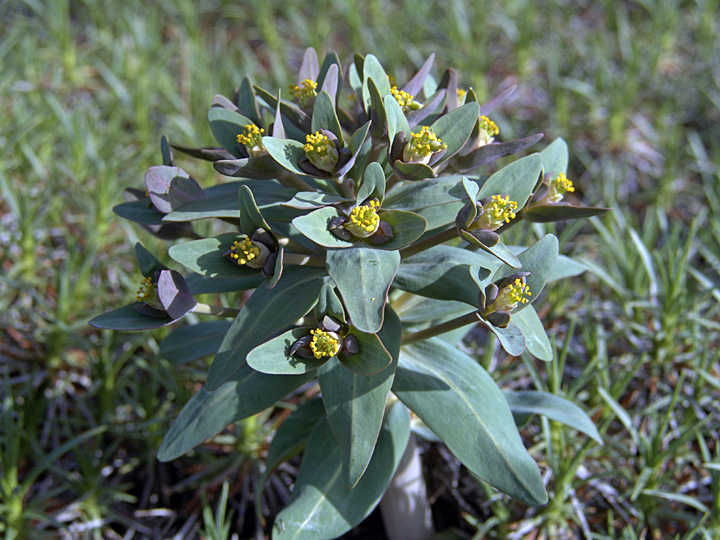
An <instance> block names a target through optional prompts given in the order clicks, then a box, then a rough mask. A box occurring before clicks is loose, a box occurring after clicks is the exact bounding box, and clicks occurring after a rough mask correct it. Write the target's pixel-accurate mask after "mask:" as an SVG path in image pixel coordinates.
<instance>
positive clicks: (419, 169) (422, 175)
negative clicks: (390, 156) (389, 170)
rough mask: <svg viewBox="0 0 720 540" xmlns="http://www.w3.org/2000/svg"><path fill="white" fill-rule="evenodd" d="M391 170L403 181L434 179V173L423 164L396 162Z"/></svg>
mask: <svg viewBox="0 0 720 540" xmlns="http://www.w3.org/2000/svg"><path fill="white" fill-rule="evenodd" d="M393 169H395V171H396V172H397V173H398V175H399V176H400V178H402V179H403V180H411V181H418V180H425V179H426V178H435V171H433V170H432V167H430V166H428V165H425V164H424V163H405V162H404V161H400V160H397V161H395V162H394V163H393Z"/></svg>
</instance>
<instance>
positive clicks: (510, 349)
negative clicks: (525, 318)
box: [480, 312, 526, 356]
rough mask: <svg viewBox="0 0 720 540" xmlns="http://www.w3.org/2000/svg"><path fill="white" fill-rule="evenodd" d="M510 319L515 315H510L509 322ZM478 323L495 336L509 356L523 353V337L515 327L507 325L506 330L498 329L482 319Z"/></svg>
mask: <svg viewBox="0 0 720 540" xmlns="http://www.w3.org/2000/svg"><path fill="white" fill-rule="evenodd" d="M521 313H522V312H521ZM512 317H515V314H513V315H511V319H510V320H512ZM480 323H481V324H483V325H484V326H485V327H486V328H487V329H488V330H490V331H491V332H492V333H493V334H495V336H496V337H497V338H498V341H499V342H500V345H501V346H502V348H503V349H505V352H507V353H508V354H509V355H510V356H520V355H521V354H522V353H523V352H524V351H525V347H526V345H525V336H524V335H523V333H522V331H521V330H520V329H519V328H518V327H517V326H510V325H508V327H507V328H498V327H497V326H493V325H492V324H491V323H489V322H488V321H486V320H484V319H482V318H480Z"/></svg>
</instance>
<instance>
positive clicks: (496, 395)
mask: <svg viewBox="0 0 720 540" xmlns="http://www.w3.org/2000/svg"><path fill="white" fill-rule="evenodd" d="M393 392H394V393H395V394H396V395H397V396H398V398H400V400H401V401H402V402H403V403H405V405H407V406H408V407H409V408H410V409H411V410H412V411H413V412H415V414H417V415H418V416H419V417H420V419H421V420H422V421H423V422H425V424H426V425H427V426H428V427H429V428H430V429H431V430H432V431H433V432H434V433H436V434H437V435H438V436H439V437H440V438H441V439H442V440H443V441H444V442H445V444H446V445H447V446H448V448H449V449H450V451H451V452H452V453H453V454H455V456H457V458H458V459H459V460H460V461H461V462H462V463H463V464H464V465H465V466H466V467H467V468H468V469H470V471H471V472H472V473H473V474H475V475H477V476H479V477H480V478H482V479H483V480H485V481H486V482H488V483H490V484H492V485H494V486H495V487H496V488H498V489H499V490H501V491H503V492H504V493H507V494H508V495H510V496H511V497H514V498H516V499H518V500H520V501H522V502H524V503H526V504H531V505H538V504H544V503H545V502H547V494H546V493H545V487H544V485H543V481H542V478H541V477H540V472H539V471H538V467H537V464H536V463H535V461H534V460H533V459H532V457H530V455H529V454H528V453H527V451H526V450H525V448H524V447H523V444H522V440H521V439H520V435H519V433H518V431H517V428H516V427H515V422H514V420H513V417H512V413H511V412H510V409H509V407H508V405H507V402H506V401H505V398H504V397H503V394H502V392H501V391H500V389H499V388H498V387H497V385H496V384H495V381H493V379H492V377H490V375H488V374H487V372H486V371H485V370H484V369H483V368H482V367H481V366H480V365H479V364H478V363H477V362H476V361H475V360H473V359H472V358H470V357H469V356H468V355H466V354H465V353H463V352H461V351H459V350H457V349H455V348H453V347H451V346H449V345H448V344H446V343H444V342H443V341H441V340H439V339H436V338H433V339H430V340H428V341H425V342H421V343H416V344H413V345H410V346H407V347H404V348H403V350H402V352H401V354H400V363H399V365H398V369H397V372H396V374H395V382H394V383H393Z"/></svg>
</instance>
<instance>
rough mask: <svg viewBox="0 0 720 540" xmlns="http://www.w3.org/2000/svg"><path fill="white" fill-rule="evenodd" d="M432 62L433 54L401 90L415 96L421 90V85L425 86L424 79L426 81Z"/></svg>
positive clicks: (433, 59)
mask: <svg viewBox="0 0 720 540" xmlns="http://www.w3.org/2000/svg"><path fill="white" fill-rule="evenodd" d="M434 61H435V53H431V54H430V56H428V58H427V60H425V62H424V63H423V65H422V66H421V67H420V69H419V70H418V72H417V73H416V74H415V75H414V76H413V78H412V79H410V80H409V81H408V82H407V84H406V85H405V86H403V88H402V89H403V90H404V91H405V92H407V93H408V94H411V95H412V96H417V95H418V93H419V92H420V90H422V87H423V84H425V79H427V76H428V74H429V73H430V70H431V69H432V65H433V62H434Z"/></svg>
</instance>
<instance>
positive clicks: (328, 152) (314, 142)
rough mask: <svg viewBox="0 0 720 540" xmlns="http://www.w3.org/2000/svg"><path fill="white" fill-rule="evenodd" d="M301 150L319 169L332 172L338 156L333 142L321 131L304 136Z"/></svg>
mask: <svg viewBox="0 0 720 540" xmlns="http://www.w3.org/2000/svg"><path fill="white" fill-rule="evenodd" d="M303 150H305V155H306V156H307V158H308V159H309V160H310V162H311V163H312V164H313V165H315V167H317V168H318V169H320V170H321V171H327V172H332V171H333V170H334V169H335V166H336V165H337V162H338V158H339V154H338V151H337V148H336V147H335V143H334V142H333V141H331V140H330V138H329V137H328V136H327V135H325V134H324V133H322V132H321V131H316V132H315V133H312V134H310V135H307V136H306V137H305V144H304V145H303Z"/></svg>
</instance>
